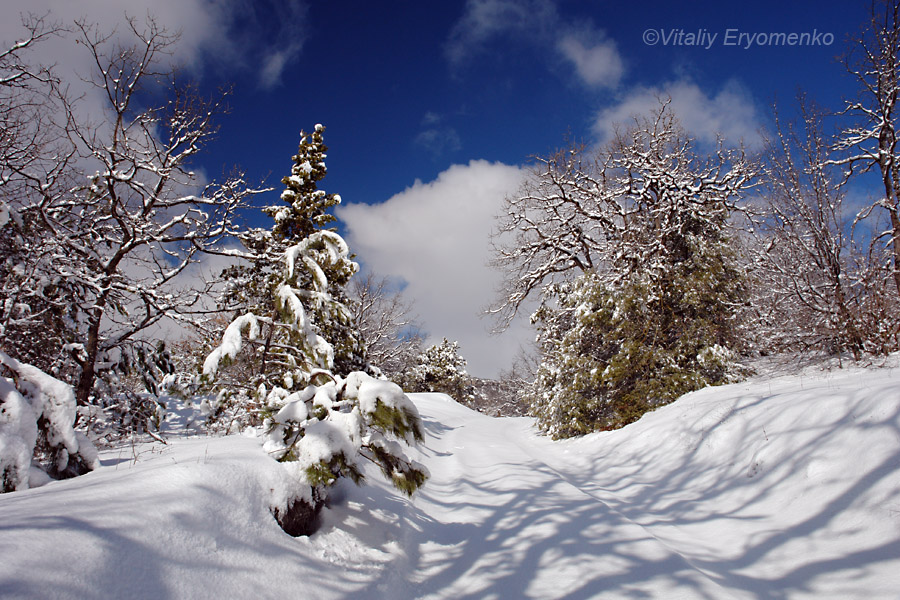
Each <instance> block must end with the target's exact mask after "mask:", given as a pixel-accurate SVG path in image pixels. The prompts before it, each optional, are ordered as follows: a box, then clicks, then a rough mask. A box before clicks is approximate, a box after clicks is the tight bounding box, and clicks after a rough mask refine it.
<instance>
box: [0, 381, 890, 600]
mask: <svg viewBox="0 0 900 600" xmlns="http://www.w3.org/2000/svg"><path fill="white" fill-rule="evenodd" d="M413 398H414V400H415V402H416V404H417V405H418V407H419V410H420V411H421V413H422V416H423V418H424V420H425V423H426V430H427V437H426V440H425V442H424V444H423V445H422V446H421V447H420V449H419V450H418V451H417V452H415V454H417V456H416V458H417V459H418V460H420V461H421V462H423V463H425V464H426V465H427V466H428V468H429V470H430V471H431V473H432V479H431V480H430V481H429V482H428V483H427V484H426V486H425V488H423V490H422V491H421V492H420V493H419V494H417V496H416V498H415V499H414V500H413V501H412V502H408V501H407V500H405V499H404V498H403V497H402V496H401V495H399V494H398V493H397V492H395V491H393V490H392V489H391V488H390V487H389V486H388V485H387V484H382V483H381V481H380V479H379V477H378V476H377V474H375V473H373V474H372V476H371V477H370V483H371V484H372V485H369V486H366V487H361V488H356V487H354V486H353V485H352V484H350V485H348V486H342V487H341V488H340V489H339V490H338V492H339V493H338V494H337V497H336V499H335V500H336V501H335V503H334V505H333V506H332V507H331V508H330V509H328V510H327V511H326V515H325V519H324V525H323V528H322V529H321V530H320V531H319V532H318V533H317V534H315V535H314V536H312V537H311V538H298V539H294V538H290V537H288V536H287V535H285V534H283V533H282V532H281V530H280V529H279V528H278V526H277V525H276V524H275V522H274V520H273V519H272V518H271V516H270V515H269V512H268V509H267V506H268V503H269V501H270V498H271V497H272V495H273V494H276V495H277V494H283V493H285V492H286V490H285V486H286V485H287V484H286V483H285V481H284V479H283V477H281V472H280V470H279V469H280V467H279V466H278V465H277V464H276V463H275V462H274V461H271V460H270V459H268V458H266V457H265V456H264V455H263V454H262V452H261V450H260V443H259V441H257V440H255V439H251V438H246V437H239V436H232V437H228V438H193V439H174V440H172V441H171V443H170V444H169V445H168V446H162V445H161V444H153V445H144V446H138V447H135V448H131V447H128V448H122V449H120V450H117V451H114V452H111V453H110V452H108V453H106V454H105V455H104V456H103V458H104V467H103V468H102V469H100V470H99V471H97V472H94V473H91V474H89V475H86V476H83V477H80V478H77V479H74V480H69V481H63V482H54V483H51V484H48V485H46V486H44V487H41V488H38V489H34V490H28V491H25V492H17V493H12V494H5V495H2V496H0V557H2V558H0V598H211V597H221V598H240V597H251V596H252V597H259V598H280V599H283V598H306V597H310V598H311V597H316V598H386V599H402V598H429V599H437V598H447V599H450V598H454V599H457V598H473V599H474V598H509V599H516V598H616V599H619V598H624V599H632V598H633V599H644V598H662V599H667V600H668V599H680V598H709V599H716V600H718V599H727V598H736V599H737V598H767V599H768V598H772V599H780V598H791V599H794V598H816V599H823V598H834V599H838V598H840V599H854V598H859V599H865V600H876V599H881V598H884V599H887V598H891V599H896V598H897V597H898V596H900V369H897V368H894V369H888V368H884V369H869V370H862V369H855V370H854V369H848V370H843V371H833V372H830V373H829V372H821V371H814V370H812V371H810V370H807V372H806V373H805V374H804V375H790V376H782V377H777V378H769V379H761V378H760V379H756V380H753V381H750V382H747V383H743V384H738V385H733V386H726V387H720V388H710V389H707V390H702V391H700V392H696V393H694V394H690V395H688V396H685V397H684V398H682V399H680V400H678V401H677V402H676V403H674V404H672V405H670V406H667V407H665V408H662V409H660V410H658V411H656V412H654V413H652V414H649V415H646V416H645V417H644V418H643V419H642V420H641V421H639V422H638V423H636V424H634V425H631V426H629V427H627V428H625V429H624V430H621V431H617V432H609V433H602V434H595V435H591V436H588V437H585V438H582V439H579V440H570V441H566V442H551V441H550V440H547V439H545V438H541V437H538V436H536V435H535V433H534V431H533V430H532V428H531V421H530V420H528V419H525V418H516V419H492V418H490V417H486V416H483V415H481V414H478V413H475V412H472V411H470V410H468V409H466V408H463V407H462V406H460V405H458V404H456V403H455V402H453V401H452V400H450V399H449V398H447V397H444V396H440V395H436V394H420V395H414V396H413Z"/></svg>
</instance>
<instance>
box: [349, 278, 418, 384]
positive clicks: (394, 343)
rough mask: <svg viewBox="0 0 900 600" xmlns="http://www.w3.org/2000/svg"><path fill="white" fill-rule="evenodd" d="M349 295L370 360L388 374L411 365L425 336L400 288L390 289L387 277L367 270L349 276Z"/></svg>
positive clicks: (354, 317) (354, 320) (354, 316)
mask: <svg viewBox="0 0 900 600" xmlns="http://www.w3.org/2000/svg"><path fill="white" fill-rule="evenodd" d="M348 296H349V297H350V299H351V300H352V301H353V303H352V305H351V310H352V311H353V323H354V326H355V327H356V328H357V329H358V330H359V333H360V336H361V338H362V342H363V345H364V347H365V349H366V359H367V360H368V361H369V363H370V364H371V365H373V366H376V367H378V368H379V369H381V370H382V371H384V373H386V374H390V375H393V374H398V373H401V372H403V371H404V370H406V369H407V368H409V367H410V366H411V365H413V364H414V363H415V360H416V357H417V356H418V355H419V353H420V352H421V351H422V343H423V342H424V338H425V336H424V335H423V334H422V331H421V327H420V325H419V324H418V322H417V321H416V318H415V316H413V314H412V303H411V302H409V301H408V300H406V298H404V296H403V292H402V291H401V290H392V286H391V282H390V280H389V279H388V278H387V277H378V276H376V275H375V274H374V273H372V272H371V271H367V272H366V273H365V274H364V275H358V276H356V277H354V278H353V279H351V280H350V286H349V289H348Z"/></svg>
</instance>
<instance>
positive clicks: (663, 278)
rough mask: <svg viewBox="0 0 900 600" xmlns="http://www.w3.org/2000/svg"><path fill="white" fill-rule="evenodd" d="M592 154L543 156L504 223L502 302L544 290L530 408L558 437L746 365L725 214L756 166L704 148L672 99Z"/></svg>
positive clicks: (610, 423) (607, 422)
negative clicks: (699, 149) (740, 358)
mask: <svg viewBox="0 0 900 600" xmlns="http://www.w3.org/2000/svg"><path fill="white" fill-rule="evenodd" d="M584 153H585V151H584V149H583V148H570V149H569V150H567V151H562V152H559V153H557V154H556V155H554V156H552V157H551V158H549V159H544V160H542V161H541V165H542V167H541V168H540V169H537V170H535V172H534V173H533V175H534V176H533V177H532V178H531V179H530V180H529V181H527V182H526V184H525V186H524V188H523V193H522V194H520V195H519V196H517V197H516V198H512V199H509V200H508V201H507V209H508V210H507V211H506V215H505V217H504V221H503V222H502V223H501V234H505V233H513V234H514V235H515V238H514V243H512V244H509V245H507V246H501V247H499V257H498V261H497V262H498V264H500V265H502V266H505V267H506V268H507V269H509V272H510V279H509V280H508V282H507V291H506V296H505V299H504V300H503V301H502V302H501V304H500V306H498V307H497V309H496V312H498V313H499V314H502V315H505V316H507V317H509V316H511V315H512V314H514V312H515V311H516V310H517V309H518V307H519V306H520V305H521V303H522V302H523V301H524V300H525V299H526V298H527V297H529V295H530V294H531V293H532V292H533V291H535V290H540V292H541V296H542V304H541V307H540V308H539V309H538V311H537V312H536V313H535V314H534V315H533V317H532V319H533V322H534V323H535V324H536V325H537V326H538V330H539V343H540V346H541V347H540V350H541V352H542V361H541V362H542V364H541V366H540V368H539V369H538V372H537V377H536V380H535V383H534V386H533V388H532V390H531V392H530V397H531V411H532V414H534V415H535V416H536V417H537V418H538V423H539V425H540V426H541V427H542V429H544V430H545V431H547V432H549V433H550V434H551V435H552V436H554V437H567V436H572V435H578V434H582V433H587V432H590V431H595V430H598V429H610V428H615V427H621V426H623V425H625V424H627V423H630V422H632V421H634V420H636V419H638V418H639V417H640V416H641V415H642V414H643V413H644V412H646V411H647V410H650V409H652V408H654V407H656V406H659V405H661V404H665V403H667V402H670V401H672V400H674V399H675V398H677V397H678V396H679V395H681V394H683V393H685V392H688V391H690V390H694V389H698V388H699V387H702V386H704V385H710V384H717V383H723V382H725V381H728V380H729V378H730V377H731V375H732V374H733V373H736V372H737V370H738V369H737V366H736V365H735V361H734V360H733V359H734V357H735V351H736V350H738V349H739V348H740V340H739V339H738V336H737V333H736V329H735V316H734V315H735V312H736V309H737V307H738V305H739V304H740V303H741V301H742V298H743V296H744V284H743V282H742V278H741V276H740V273H739V270H738V269H737V267H736V266H735V256H734V255H733V253H732V252H731V250H730V248H729V239H728V221H729V217H730V214H731V212H732V210H733V209H734V205H735V201H736V200H737V199H738V198H740V197H741V195H742V193H743V191H744V190H746V189H747V188H748V187H749V186H751V185H752V184H753V178H754V177H755V174H756V166H755V165H753V164H751V163H749V162H748V161H746V159H745V158H744V156H743V154H742V153H740V152H738V151H731V150H727V149H725V148H723V147H722V145H721V143H720V144H719V145H718V146H717V147H716V149H715V151H714V152H713V153H712V154H711V155H709V156H707V157H705V158H704V157H701V156H699V155H698V154H697V153H696V151H695V149H694V143H693V141H692V140H691V139H690V138H689V137H688V136H687V134H686V133H685V132H684V131H683V130H682V129H681V127H680V126H679V125H678V122H677V120H676V119H675V116H674V115H673V114H672V112H671V109H669V107H668V103H663V104H662V105H661V106H660V108H659V110H658V111H656V112H655V113H653V114H652V115H651V117H650V118H646V119H637V120H636V121H635V123H634V125H633V126H632V127H631V128H629V129H625V130H619V132H618V134H617V135H616V137H615V138H614V139H613V140H612V142H611V143H610V144H609V145H607V146H606V147H605V148H602V149H601V150H600V151H599V152H598V153H597V154H596V155H595V156H591V157H589V159H588V160H585V158H584V157H583V155H584Z"/></svg>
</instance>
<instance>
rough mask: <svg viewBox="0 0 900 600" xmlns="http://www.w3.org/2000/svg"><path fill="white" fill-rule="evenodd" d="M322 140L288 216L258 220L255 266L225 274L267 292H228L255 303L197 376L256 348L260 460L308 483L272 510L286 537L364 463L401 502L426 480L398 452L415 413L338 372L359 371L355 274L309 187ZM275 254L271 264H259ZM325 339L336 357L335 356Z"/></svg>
mask: <svg viewBox="0 0 900 600" xmlns="http://www.w3.org/2000/svg"><path fill="white" fill-rule="evenodd" d="M322 131H324V127H322V126H321V125H317V126H316V128H315V133H314V134H313V136H312V140H311V141H309V139H308V138H307V136H306V135H304V136H303V141H302V142H301V146H300V152H299V153H298V154H297V156H295V157H294V163H295V164H294V168H293V170H292V174H291V175H290V176H289V177H287V178H285V183H286V185H287V186H288V189H287V190H286V191H285V192H284V193H283V194H282V199H283V200H285V201H286V202H287V206H286V207H282V208H281V209H280V210H276V209H275V208H274V207H273V208H271V209H268V210H267V212H268V213H269V214H270V215H272V216H273V217H274V218H275V221H276V226H275V228H274V229H273V231H272V232H271V233H269V234H266V235H259V234H257V235H256V236H254V237H252V238H251V239H253V240H257V241H259V242H260V243H261V245H260V246H259V248H258V251H257V255H256V256H257V257H259V260H258V261H257V262H256V263H254V264H253V265H251V266H250V267H245V270H244V271H241V270H239V269H236V270H235V271H234V272H237V273H239V274H241V275H242V276H246V275H247V274H248V273H252V272H253V269H254V268H255V269H258V271H257V273H260V274H262V275H264V276H265V279H264V280H262V281H261V283H264V284H265V288H258V287H249V285H250V284H252V283H253V280H252V279H248V280H245V285H244V286H242V287H235V288H234V290H233V293H241V292H243V293H245V294H246V295H245V298H246V299H247V301H250V300H253V299H254V298H256V299H258V301H257V302H256V305H255V306H253V305H251V310H250V311H247V312H245V313H243V314H241V315H239V316H238V317H237V318H236V319H235V320H234V321H232V322H231V324H230V325H228V327H227V328H226V329H225V333H224V335H223V337H222V342H221V344H220V345H219V346H218V347H217V348H215V349H214V350H213V351H212V352H211V353H210V355H209V356H208V357H207V358H206V361H205V362H204V365H203V376H204V378H205V379H206V380H208V381H213V380H215V379H216V377H217V374H218V371H219V368H220V366H221V365H227V364H228V363H229V362H231V361H233V360H235V359H236V358H238V357H239V356H240V354H241V351H242V349H243V348H244V347H245V346H246V344H245V342H249V344H250V346H251V347H254V346H255V347H257V348H259V349H261V352H260V353H259V354H261V358H262V361H261V366H260V369H259V371H258V373H259V377H258V378H257V379H255V380H252V381H250V382H247V381H245V382H244V383H243V386H242V390H241V391H242V392H243V394H244V395H245V397H247V398H251V397H252V398H254V400H255V402H256V403H257V404H258V408H259V413H258V417H259V418H260V419H262V426H263V428H264V430H265V432H266V443H265V448H266V451H267V452H268V453H269V454H270V455H271V456H273V457H274V458H276V459H278V460H279V461H281V462H283V463H285V466H286V467H287V468H288V469H289V470H291V471H292V473H293V474H295V475H296V477H297V478H298V479H299V480H300V481H301V482H302V483H304V484H305V485H304V486H302V488H303V492H301V493H300V494H299V495H298V496H297V497H296V498H294V499H293V500H292V501H291V502H289V503H288V505H286V506H283V507H280V508H279V509H277V510H276V517H277V518H278V520H279V523H281V525H282V527H283V528H284V529H285V531H287V532H288V533H291V534H292V535H301V534H308V533H311V532H312V531H313V530H314V529H315V521H316V515H317V514H318V512H319V510H320V509H321V507H322V506H323V505H324V502H325V499H326V497H327V494H328V490H329V488H330V487H331V486H333V485H334V484H335V483H336V482H337V481H338V480H339V479H340V478H341V477H347V478H349V479H351V480H353V481H355V482H357V483H359V482H361V481H362V480H363V470H362V465H363V464H364V463H363V461H370V462H372V463H374V464H376V465H378V466H379V468H380V469H381V471H382V473H383V474H384V476H385V477H386V478H388V479H389V480H390V481H391V482H392V483H393V484H394V485H395V486H396V487H397V488H398V489H400V490H402V491H404V492H405V493H407V494H410V495H411V494H412V493H413V492H414V491H415V490H416V489H417V488H418V487H419V486H421V485H422V484H423V483H424V481H425V479H426V478H427V472H426V470H425V468H424V467H423V466H421V465H419V464H417V463H415V462H414V461H411V460H409V459H408V458H407V457H406V456H405V455H404V454H403V452H402V449H401V446H400V445H399V444H398V443H397V442H398V441H402V442H405V443H407V444H412V443H415V441H416V440H420V439H421V438H422V435H423V431H422V423H421V420H420V419H419V415H418V412H417V410H416V408H415V406H414V405H413V404H412V402H410V400H409V399H408V398H407V397H406V395H405V394H404V393H403V391H402V390H401V389H400V388H399V387H398V386H397V385H396V384H393V383H391V382H389V381H383V380H376V379H374V378H372V377H371V376H369V375H368V374H366V373H364V372H361V371H351V372H350V373H342V372H341V369H342V368H347V366H348V365H350V364H353V363H354V362H357V361H358V362H361V357H359V356H357V355H355V354H354V353H355V351H356V346H355V337H354V335H353V332H352V330H351V329H350V323H351V313H350V310H349V309H348V307H347V306H346V304H345V303H344V301H343V299H344V296H343V292H342V290H343V287H344V285H345V284H346V283H347V280H348V279H349V278H350V277H351V276H352V275H353V274H354V273H355V272H356V271H357V269H358V267H357V265H356V263H354V262H353V261H352V260H351V259H350V255H349V249H348V247H347V244H346V243H345V242H344V240H343V239H342V238H341V236H340V235H338V234H337V233H335V232H334V231H331V230H327V229H323V228H322V226H323V225H325V224H326V223H328V222H330V221H331V220H333V217H331V216H330V215H327V214H326V213H325V212H324V211H325V210H327V208H329V207H330V206H333V205H334V204H335V203H336V202H337V201H339V198H338V197H337V196H336V195H332V196H328V195H327V194H325V193H324V192H321V191H319V190H317V189H316V185H315V182H316V181H317V180H318V179H321V176H322V175H324V172H325V165H324V161H323V160H322V159H324V157H325V155H324V145H323V144H322V136H321V134H322ZM257 233H258V232H257ZM281 248H284V249H283V250H282V251H281V255H280V256H279V257H278V259H279V260H278V261H277V262H276V261H274V260H273V261H272V262H268V259H271V258H273V257H274V256H276V255H277V254H276V253H277V251H278V250H279V249H281ZM278 263H280V269H278V270H276V269H275V268H274V267H275V264H278ZM264 291H267V292H268V297H265V296H264V295H263V294H264ZM245 332H246V333H245ZM331 339H336V340H338V343H339V344H343V346H340V345H339V346H337V347H335V346H334V345H333V344H332V342H331ZM248 384H249V385H248Z"/></svg>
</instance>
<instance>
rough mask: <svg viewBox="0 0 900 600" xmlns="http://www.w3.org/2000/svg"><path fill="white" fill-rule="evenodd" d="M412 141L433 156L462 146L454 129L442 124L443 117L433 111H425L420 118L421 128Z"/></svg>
mask: <svg viewBox="0 0 900 600" xmlns="http://www.w3.org/2000/svg"><path fill="white" fill-rule="evenodd" d="M413 142H414V143H415V144H416V145H417V146H419V147H421V148H424V149H425V150H427V151H428V152H430V153H431V154H432V155H433V156H434V157H438V156H441V155H443V154H446V153H451V152H456V151H457V150H459V149H460V148H462V140H461V139H460V137H459V133H457V131H456V129H454V128H453V127H450V126H449V125H445V124H444V118H443V117H442V116H441V115H439V114H437V113H434V112H430V111H429V112H427V113H425V116H424V117H423V118H422V130H421V131H420V132H419V134H418V135H416V137H415V139H414V140H413Z"/></svg>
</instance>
